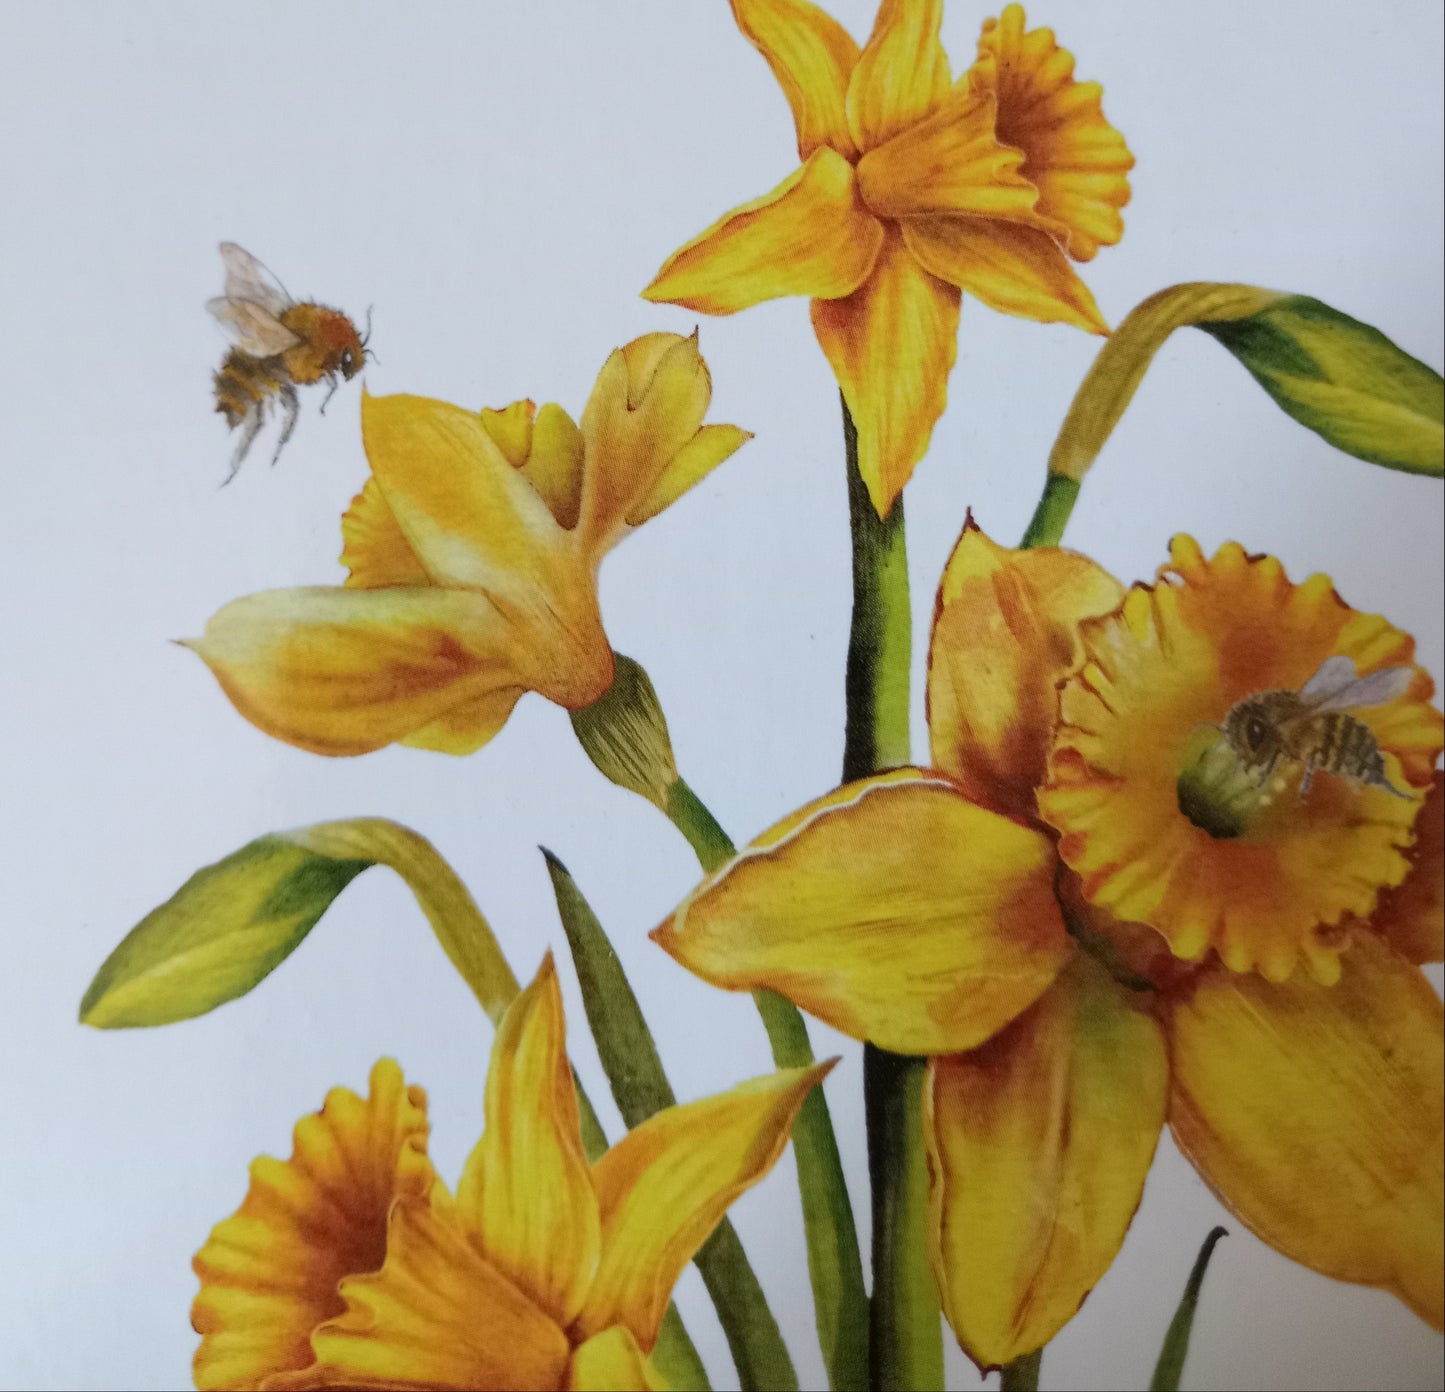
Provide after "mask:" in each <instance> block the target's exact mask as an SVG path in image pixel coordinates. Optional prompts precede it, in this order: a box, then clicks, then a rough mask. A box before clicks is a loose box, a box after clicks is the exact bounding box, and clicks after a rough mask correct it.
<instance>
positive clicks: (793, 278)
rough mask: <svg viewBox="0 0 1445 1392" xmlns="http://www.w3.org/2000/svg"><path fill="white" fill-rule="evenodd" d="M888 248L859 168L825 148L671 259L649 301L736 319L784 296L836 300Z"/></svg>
mask: <svg viewBox="0 0 1445 1392" xmlns="http://www.w3.org/2000/svg"><path fill="white" fill-rule="evenodd" d="M882 241H883V229H882V227H881V226H880V225H879V223H878V220H877V219H876V218H875V217H874V216H873V215H872V214H871V213H870V212H869V211H868V210H867V209H866V208H865V207H864V206H863V204H862V203H861V202H860V201H859V198H858V187H857V180H856V179H855V178H854V176H853V166H852V165H851V164H849V163H848V161H847V160H846V159H844V158H843V156H842V155H840V154H838V153H837V152H836V151H834V150H830V149H828V148H827V147H826V146H824V147H823V148H821V149H818V150H815V151H814V152H813V154H812V155H810V156H809V157H808V160H807V163H805V164H804V165H803V166H802V167H801V168H799V169H797V170H795V171H794V172H793V173H792V174H790V175H789V176H788V177H787V178H786V179H784V180H783V182H782V183H781V184H779V185H778V187H777V188H775V189H774V190H773V191H772V192H771V193H768V194H764V195H763V197H761V198H758V199H755V200H754V201H753V202H751V203H744V204H743V205H742V207H740V208H734V209H733V210H732V211H731V212H730V213H726V214H724V215H723V217H721V218H720V219H719V220H718V221H717V222H715V223H714V224H713V225H712V226H711V227H709V228H708V229H707V231H705V232H703V233H702V234H701V235H699V236H697V237H694V238H693V239H692V241H690V242H688V243H687V245H686V246H683V247H681V248H679V249H678V250H677V251H675V252H673V254H672V255H671V256H669V257H668V258H667V260H666V261H665V262H664V263H663V266H662V269H661V270H660V271H658V273H657V276H656V278H655V279H654V280H653V282H652V284H651V285H649V286H648V287H647V289H646V290H644V291H643V292H642V294H643V298H645V299H649V300H656V301H660V302H663V303H668V304H678V305H682V306H683V307H684V308H686V309H695V310H698V311H699V312H700V313H702V314H735V313H736V312H737V311H738V310H740V309H747V308H749V307H750V306H752V305H755V304H760V303H762V301H764V300H775V299H778V298H780V297H782V296H784V295H807V296H809V297H812V298H819V299H836V298H838V297H839V296H842V295H849V294H852V292H853V291H854V290H856V289H857V288H858V287H859V286H860V285H861V284H862V283H863V282H864V281H865V280H866V279H867V278H868V272H869V271H870V270H872V268H873V262H874V260H875V259H876V258H877V255H878V248H879V246H880V245H881V244H882Z"/></svg>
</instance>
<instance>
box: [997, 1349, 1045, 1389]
mask: <svg viewBox="0 0 1445 1392" xmlns="http://www.w3.org/2000/svg"><path fill="white" fill-rule="evenodd" d="M1043 1361H1044V1351H1043V1349H1041V1348H1037V1349H1035V1350H1034V1351H1033V1352H1032V1353H1026V1354H1024V1356H1023V1357H1022V1358H1015V1359H1014V1361H1013V1362H1012V1363H1006V1364H1005V1365H1004V1366H1003V1367H1002V1368H1001V1369H999V1380H998V1385H999V1392H1039V1368H1040V1366H1041V1365H1042V1363H1043Z"/></svg>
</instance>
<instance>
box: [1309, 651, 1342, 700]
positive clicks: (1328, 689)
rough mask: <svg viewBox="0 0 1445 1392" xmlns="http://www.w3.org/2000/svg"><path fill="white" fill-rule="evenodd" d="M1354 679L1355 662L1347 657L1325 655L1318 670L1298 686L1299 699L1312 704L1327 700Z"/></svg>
mask: <svg viewBox="0 0 1445 1392" xmlns="http://www.w3.org/2000/svg"><path fill="white" fill-rule="evenodd" d="M1354 680H1355V663H1354V659H1353V658H1349V657H1327V658H1326V659H1325V660H1324V661H1323V662H1322V663H1320V668H1319V671H1317V672H1316V673H1315V674H1314V676H1312V677H1311V678H1310V679H1309V680H1308V681H1307V682H1306V683H1305V684H1304V685H1303V686H1302V687H1300V692H1299V694H1300V699H1301V700H1302V701H1308V702H1310V703H1311V704H1314V703H1315V702H1318V701H1325V700H1328V699H1329V698H1330V697H1331V696H1333V695H1334V694H1335V693H1336V692H1337V691H1343V690H1344V689H1345V687H1347V686H1349V685H1350V684H1351V683H1352V682H1353V681H1354Z"/></svg>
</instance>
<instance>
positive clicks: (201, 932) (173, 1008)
mask: <svg viewBox="0 0 1445 1392" xmlns="http://www.w3.org/2000/svg"><path fill="white" fill-rule="evenodd" d="M373 865H386V866H388V867H389V868H390V869H392V870H394V871H395V872H396V873H397V874H398V875H400V876H401V878H402V879H403V880H405V881H406V884H407V886H408V887H409V888H410V889H411V891H412V893H413V894H414V895H415V896H416V899H417V903H418V905H419V906H420V907H421V909H422V912H423V913H424V914H425V915H426V917H427V920H428V922H429V923H430V924H431V926H432V930H433V931H434V932H435V933H436V935H437V938H438V940H439V941H440V942H441V945H442V948H443V950H444V951H445V952H446V954H447V956H448V957H449V958H450V959H451V961H452V964H453V965H454V966H455V967H456V968H457V970H458V971H459V972H460V973H461V975H462V978H463V980H465V981H466V983H467V985H468V986H470V987H471V989H472V992H473V994H475V995H476V997H477V999H478V1000H479V1001H480V1002H481V1004H482V1007H483V1009H485V1010H486V1012H487V1014H488V1015H489V1016H490V1017H491V1018H492V1020H493V1021H494V1022H495V1021H496V1020H498V1019H500V1018H501V1015H502V1012H503V1011H504V1010H505V1009H506V1008H507V1006H508V1004H510V1002H511V1000H512V999H513V997H515V996H516V994H517V992H518V986H517V978H516V977H515V976H514V975H513V974H512V971H511V968H510V967H508V965H507V963H506V959H505V958H503V956H502V953H501V949H500V948H499V947H498V946H497V941H496V939H495V938H494V937H493V936H492V930H491V928H490V927H489V926H488V925H487V921H486V919H485V918H483V917H482V915H481V912H480V910H479V909H478V908H477V906H476V903H475V902H474V901H473V899H472V897H471V895H470V894H469V893H468V892H467V889H466V886H465V885H463V884H462V882H461V881H460V880H459V879H458V878H457V876H456V874H455V872H454V871H453V870H452V868H451V867H450V866H449V865H448V864H447V863H446V861H444V860H443V859H442V858H441V856H439V855H438V854H437V852H436V850H435V849H434V848H433V847H432V845H431V843H430V842H428V841H426V840H425V839H424V838H423V837H421V836H418V835H417V834H416V832H414V831H409V830H407V828H406V827H403V826H398V825H397V824H396V823H395V822H387V821H383V820H381V819H380V818H374V817H366V818H358V819H356V820H353V821H343V822H322V823H320V824H318V825H316V826H311V827H303V828H302V829H300V830H299V831H291V832H279V833H274V834H272V835H269V836H262V837H259V838H258V839H257V840H255V841H252V842H250V843H249V844H248V845H246V846H243V847H242V848H241V849H240V850H239V851H236V852H235V853H234V854H232V855H229V856H227V857H226V858H225V859H224V860H220V861H217V862H216V863H215V864H214V865H208V866H207V867H206V868H205V869H204V870H198V871H197V872H196V873H195V874H194V875H192V876H191V878H190V879H189V880H187V881H186V883H185V884H184V885H182V886H181V888H180V889H179V890H177V891H176V893H175V894H174V895H172V897H171V898H170V899H168V900H166V902H165V903H164V904H162V905H161V906H160V907H159V908H158V909H155V910H153V911H152V912H151V913H149V914H147V915H146V916H145V918H143V919H142V920H141V921H140V922H139V923H138V924H136V926H135V927H134V928H133V929H131V931H130V932H129V933H128V934H127V935H126V937H125V938H124V940H123V941H122V942H121V943H120V945H119V946H118V947H117V948H116V949H115V951H114V952H112V953H111V954H110V956H109V957H107V958H106V960H105V962H104V964H103V965H102V966H101V968H100V970H99V971H98V972H97V973H96V975H95V979H94V980H93V981H92V982H91V983H90V987H89V989H87V991H86V993H85V996H84V998H83V999H82V1000H81V1003H80V1019H81V1022H82V1023H83V1024H87V1025H93V1026H95V1027H96V1028H97V1029H131V1028H138V1027H145V1026H152V1025H169V1024H174V1023H175V1022H176V1021H178V1020H190V1019H194V1018H195V1017H196V1016H197V1015H204V1014H206V1013H207V1012H208V1011H211V1010H214V1009H215V1008H216V1007H217V1006H218V1005H224V1004H225V1003H226V1002H227V1001H231V1000H235V999H236V998H237V997H238V996H244V995H245V994H246V993H247V992H248V991H249V990H251V989H252V987H254V986H256V985H257V984H258V983H259V982H261V981H263V980H265V978H266V977H267V976H269V975H270V974H271V972H273V971H274V970H275V969H276V968H277V967H278V966H280V964H281V963H282V962H284V961H285V960H286V958H287V957H289V956H290V955H291V954H292V953H293V952H294V951H295V950H296V948H297V947H298V946H299V945H300V944H301V941H302V939H304V938H305V936H306V935H307V933H309V932H310V931H311V929H312V927H313V926H314V925H315V923H316V922H317V920H318V919H320V917H321V916H322V914H324V913H325V912H326V910H327V909H328V908H330V907H331V904H332V903H333V901H334V900H335V899H336V896H337V895H338V894H340V893H341V891H342V890H343V889H345V888H346V886H347V885H349V884H350V883H351V881H352V880H354V879H355V878H356V877H357V876H358V875H359V874H361V872H362V871H363V870H367V869H370V868H371V866H373Z"/></svg>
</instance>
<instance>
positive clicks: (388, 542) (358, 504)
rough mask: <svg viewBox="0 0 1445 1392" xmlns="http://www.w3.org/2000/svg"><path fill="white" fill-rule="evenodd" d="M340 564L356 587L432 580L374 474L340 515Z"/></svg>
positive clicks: (408, 584)
mask: <svg viewBox="0 0 1445 1392" xmlns="http://www.w3.org/2000/svg"><path fill="white" fill-rule="evenodd" d="M341 564H342V565H344V566H345V567H346V568H347V570H348V571H349V572H350V574H349V575H348V576H347V577H346V583H347V584H348V585H351V586H354V587H355V588H357V589H381V588H385V587H387V586H403V587H409V588H412V589H415V588H418V587H420V586H423V585H430V584H431V576H430V575H428V574H427V569H426V567H425V566H424V565H422V563H421V559H420V557H419V556H418V555H417V554H416V552H415V551H413V550H412V546H411V542H409V541H408V540H407V539H406V533H405V532H403V531H402V529H401V524H400V523H399V522H398V521H397V520H396V515H395V514H394V513H393V512H392V510H391V509H390V508H389V507H388V506H387V503H386V497H385V495H384V494H383V493H382V491H381V485H380V484H379V483H377V481H376V480H375V479H374V478H369V479H367V481H366V483H365V484H364V485H363V486H362V489H361V492H360V493H358V494H357V495H356V497H354V498H353V499H352V500H351V506H350V507H349V508H347V510H346V511H345V512H344V513H343V514H342V515H341Z"/></svg>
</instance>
